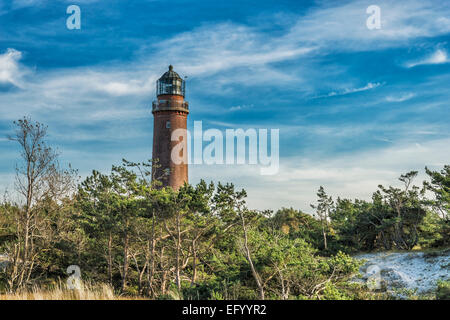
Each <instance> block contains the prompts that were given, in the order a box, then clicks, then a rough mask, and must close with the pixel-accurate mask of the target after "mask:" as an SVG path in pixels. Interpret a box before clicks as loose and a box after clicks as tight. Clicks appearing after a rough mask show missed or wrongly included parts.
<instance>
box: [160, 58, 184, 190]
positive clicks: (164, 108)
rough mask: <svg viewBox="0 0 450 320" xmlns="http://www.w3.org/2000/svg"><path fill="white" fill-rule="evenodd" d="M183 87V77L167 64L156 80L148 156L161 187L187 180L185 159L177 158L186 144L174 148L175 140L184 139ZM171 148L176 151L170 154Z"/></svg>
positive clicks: (178, 184)
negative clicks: (150, 144)
mask: <svg viewBox="0 0 450 320" xmlns="http://www.w3.org/2000/svg"><path fill="white" fill-rule="evenodd" d="M185 88H186V83H185V81H184V80H183V79H182V78H181V77H180V76H179V75H178V73H176V72H175V71H173V67H172V66H171V65H170V66H169V70H168V71H167V72H166V73H164V74H163V75H162V76H161V78H159V80H158V81H157V82H156V98H157V100H156V101H153V105H152V113H153V155H152V158H153V161H154V164H156V165H155V166H154V169H153V179H157V180H159V181H161V182H162V186H163V187H172V188H173V189H174V190H177V189H179V188H180V187H181V186H182V185H183V184H184V183H185V182H188V165H187V161H181V162H180V161H179V159H187V156H188V155H187V148H181V150H180V148H177V149H175V150H174V147H175V146H176V145H178V144H179V143H184V144H185V145H186V143H187V140H186V139H187V135H186V129H187V116H188V114H189V104H188V103H187V101H185V100H184V97H185ZM178 129H182V130H178ZM174 132H175V134H173V133H174ZM180 132H181V134H180ZM174 137H175V139H174ZM183 140H184V141H183ZM173 151H176V154H173ZM183 152H185V154H183Z"/></svg>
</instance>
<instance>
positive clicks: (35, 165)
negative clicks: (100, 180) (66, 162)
mask: <svg viewBox="0 0 450 320" xmlns="http://www.w3.org/2000/svg"><path fill="white" fill-rule="evenodd" d="M14 125H15V126H16V132H15V135H14V136H10V137H9V139H10V140H11V141H15V142H17V143H18V144H19V146H20V149H21V161H19V162H18V163H17V165H16V184H15V186H16V190H17V192H18V193H19V194H20V195H21V196H22V202H21V204H20V206H19V208H20V209H19V210H17V211H16V212H15V218H16V223H17V230H16V239H17V241H15V242H14V243H13V244H12V246H11V247H10V252H9V256H10V258H11V260H12V264H11V265H10V268H9V280H8V285H9V288H10V290H14V289H17V288H20V287H22V286H24V285H26V284H28V283H29V282H30V280H31V275H32V272H33V270H34V269H35V268H36V263H37V259H38V256H39V254H40V253H41V252H40V250H39V246H38V244H37V243H36V241H37V240H38V239H41V240H42V234H43V232H44V231H43V230H40V228H41V227H42V228H44V227H45V226H47V225H48V224H47V222H48V220H46V219H45V215H46V214H48V211H46V210H45V209H46V205H48V204H49V203H51V202H53V203H58V201H60V200H61V199H63V198H64V197H66V196H68V195H69V194H70V193H71V192H72V191H73V188H74V177H75V175H76V171H75V170H72V169H71V168H70V167H69V169H68V170H62V169H60V167H59V164H58V161H57V156H58V154H57V153H56V152H55V151H54V150H53V149H52V148H51V147H49V146H48V145H47V143H46V141H45V138H46V135H47V127H46V126H44V125H43V124H41V123H39V122H33V121H31V120H30V119H28V118H23V119H20V120H18V121H14ZM47 208H48V206H47Z"/></svg>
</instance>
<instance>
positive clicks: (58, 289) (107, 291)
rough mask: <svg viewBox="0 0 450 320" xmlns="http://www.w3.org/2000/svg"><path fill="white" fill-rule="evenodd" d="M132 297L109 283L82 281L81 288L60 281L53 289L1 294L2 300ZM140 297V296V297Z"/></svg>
mask: <svg viewBox="0 0 450 320" xmlns="http://www.w3.org/2000/svg"><path fill="white" fill-rule="evenodd" d="M129 299H134V298H132V297H124V296H117V295H115V294H114V290H113V289H112V288H111V286H109V285H107V284H96V285H91V284H86V283H82V284H81V285H80V287H79V289H68V288H67V286H66V284H64V283H59V284H57V285H55V286H54V287H53V288H51V289H42V288H39V287H37V286H36V287H33V288H32V289H29V290H22V291H19V292H16V293H12V294H0V300H129ZM138 299H139V298H138Z"/></svg>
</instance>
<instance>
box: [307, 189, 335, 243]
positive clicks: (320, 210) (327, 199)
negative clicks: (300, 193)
mask: <svg viewBox="0 0 450 320" xmlns="http://www.w3.org/2000/svg"><path fill="white" fill-rule="evenodd" d="M317 198H318V199H317V205H312V204H311V208H313V209H316V213H317V215H318V216H319V219H320V221H321V223H322V234H323V244H324V247H325V250H327V249H328V245H327V232H328V229H329V214H330V210H331V209H332V208H333V199H332V198H331V196H328V195H327V194H326V192H325V190H324V188H323V187H322V186H320V188H319V190H318V191H317Z"/></svg>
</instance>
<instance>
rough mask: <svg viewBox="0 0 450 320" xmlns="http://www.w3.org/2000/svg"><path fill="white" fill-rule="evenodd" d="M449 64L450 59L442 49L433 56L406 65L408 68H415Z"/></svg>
mask: <svg viewBox="0 0 450 320" xmlns="http://www.w3.org/2000/svg"><path fill="white" fill-rule="evenodd" d="M448 62H450V59H449V58H448V55H447V52H446V51H444V50H442V49H438V50H436V51H435V52H434V53H433V54H431V55H430V56H428V57H425V58H424V59H421V60H418V61H413V62H408V63H406V67H407V68H413V67H416V66H420V65H427V64H442V63H448Z"/></svg>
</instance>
